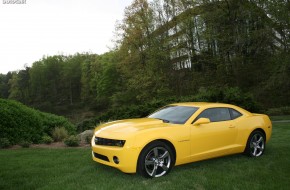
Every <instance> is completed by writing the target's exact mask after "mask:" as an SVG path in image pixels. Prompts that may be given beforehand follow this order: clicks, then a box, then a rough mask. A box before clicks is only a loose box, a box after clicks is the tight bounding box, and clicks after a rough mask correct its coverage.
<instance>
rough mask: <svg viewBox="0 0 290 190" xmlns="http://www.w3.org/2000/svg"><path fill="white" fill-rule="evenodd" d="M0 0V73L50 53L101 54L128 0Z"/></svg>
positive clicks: (106, 48) (107, 49)
mask: <svg viewBox="0 0 290 190" xmlns="http://www.w3.org/2000/svg"><path fill="white" fill-rule="evenodd" d="M9 1H11V0H0V73H2V74H6V73H7V72H8V71H16V70H21V69H23V68H24V66H25V65H27V66H31V65H32V63H33V62H35V61H38V60H40V59H42V58H43V56H51V55H59V54H62V55H72V54H75V53H77V52H78V53H84V52H90V53H96V54H102V53H105V52H107V51H109V50H110V48H111V47H113V42H112V40H113V37H114V31H115V24H116V22H117V21H121V20H122V19H123V15H124V9H125V7H126V6H129V5H130V4H131V3H132V0H26V1H25V0H19V2H25V4H7V2H9ZM5 2H6V3H5Z"/></svg>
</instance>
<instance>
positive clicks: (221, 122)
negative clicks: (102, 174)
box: [91, 102, 272, 177]
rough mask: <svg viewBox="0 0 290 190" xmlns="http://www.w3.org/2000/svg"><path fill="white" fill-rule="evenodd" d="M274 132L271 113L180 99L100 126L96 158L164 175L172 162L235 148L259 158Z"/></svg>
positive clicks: (95, 141) (143, 172) (123, 168)
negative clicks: (151, 110) (133, 116)
mask: <svg viewBox="0 0 290 190" xmlns="http://www.w3.org/2000/svg"><path fill="white" fill-rule="evenodd" d="M271 133H272V123H271V121H270V119H269V117H268V116H267V115H263V114H255V113H250V112H248V111H246V110H244V109H242V108H240V107H237V106H234V105H230V104H222V103H205V102H190V103H176V104H170V105H168V106H165V107H163V108H161V109H159V110H157V111H156V112H154V113H152V114H151V115H149V116H148V117H146V118H139V119H126V120H119V121H113V122H109V123H105V124H103V125H101V126H99V127H97V128H96V129H95V131H94V136H93V138H92V142H91V143H92V157H93V160H94V161H96V162H98V163H101V164H105V165H108V166H112V167H115V168H117V169H119V170H121V171H123V172H125V173H136V172H138V173H140V174H141V175H143V176H144V177H161V176H164V175H166V174H168V173H169V172H170V170H171V169H172V167H173V166H174V165H181V164H186V163H190V162H195V161H200V160H205V159H209V158H214V157H219V156H225V155H230V154H236V153H245V154H246V155H248V156H250V157H259V156H261V155H262V154H263V153H264V151H265V147H266V143H267V142H268V141H269V139H270V137H271Z"/></svg>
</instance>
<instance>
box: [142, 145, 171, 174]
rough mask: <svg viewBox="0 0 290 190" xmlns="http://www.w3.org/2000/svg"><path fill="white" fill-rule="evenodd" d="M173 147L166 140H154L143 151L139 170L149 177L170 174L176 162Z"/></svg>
mask: <svg viewBox="0 0 290 190" xmlns="http://www.w3.org/2000/svg"><path fill="white" fill-rule="evenodd" d="M174 159H175V158H174V156H173V151H172V149H171V148H170V147H169V146H168V145H167V144H166V143H164V142H161V141H153V142H151V143H150V144H148V145H147V146H145V148H144V149H143V150H142V151H141V154H140V155H139V159H138V166H137V172H138V173H139V174H140V175H142V176H144V177H147V178H153V177H161V176H164V175H166V174H168V173H169V172H170V170H171V168H172V167H173V164H174V162H175V160H174Z"/></svg>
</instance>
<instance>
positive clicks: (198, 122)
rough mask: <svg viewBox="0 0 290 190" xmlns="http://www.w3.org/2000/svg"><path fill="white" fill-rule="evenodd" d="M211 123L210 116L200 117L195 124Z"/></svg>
mask: <svg viewBox="0 0 290 190" xmlns="http://www.w3.org/2000/svg"><path fill="white" fill-rule="evenodd" d="M207 123H210V120H209V119H208V118H203V117H202V118H199V119H198V120H197V121H196V122H194V123H193V124H194V125H201V124H207Z"/></svg>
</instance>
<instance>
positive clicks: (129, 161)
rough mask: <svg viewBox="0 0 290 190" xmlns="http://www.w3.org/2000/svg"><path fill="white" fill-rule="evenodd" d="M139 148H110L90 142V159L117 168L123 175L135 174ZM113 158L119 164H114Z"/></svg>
mask: <svg viewBox="0 0 290 190" xmlns="http://www.w3.org/2000/svg"><path fill="white" fill-rule="evenodd" d="M139 153H140V148H134V147H128V146H126V145H125V146H124V147H112V146H103V145H95V144H94V143H93V142H92V157H93V160H94V161H96V162H98V163H101V164H104V165H108V166H111V167H114V168H117V169H119V170H121V171H122V172H125V173H136V167H137V161H138V156H139ZM113 157H117V158H118V159H119V163H118V164H117V163H115V162H114V160H113Z"/></svg>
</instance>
